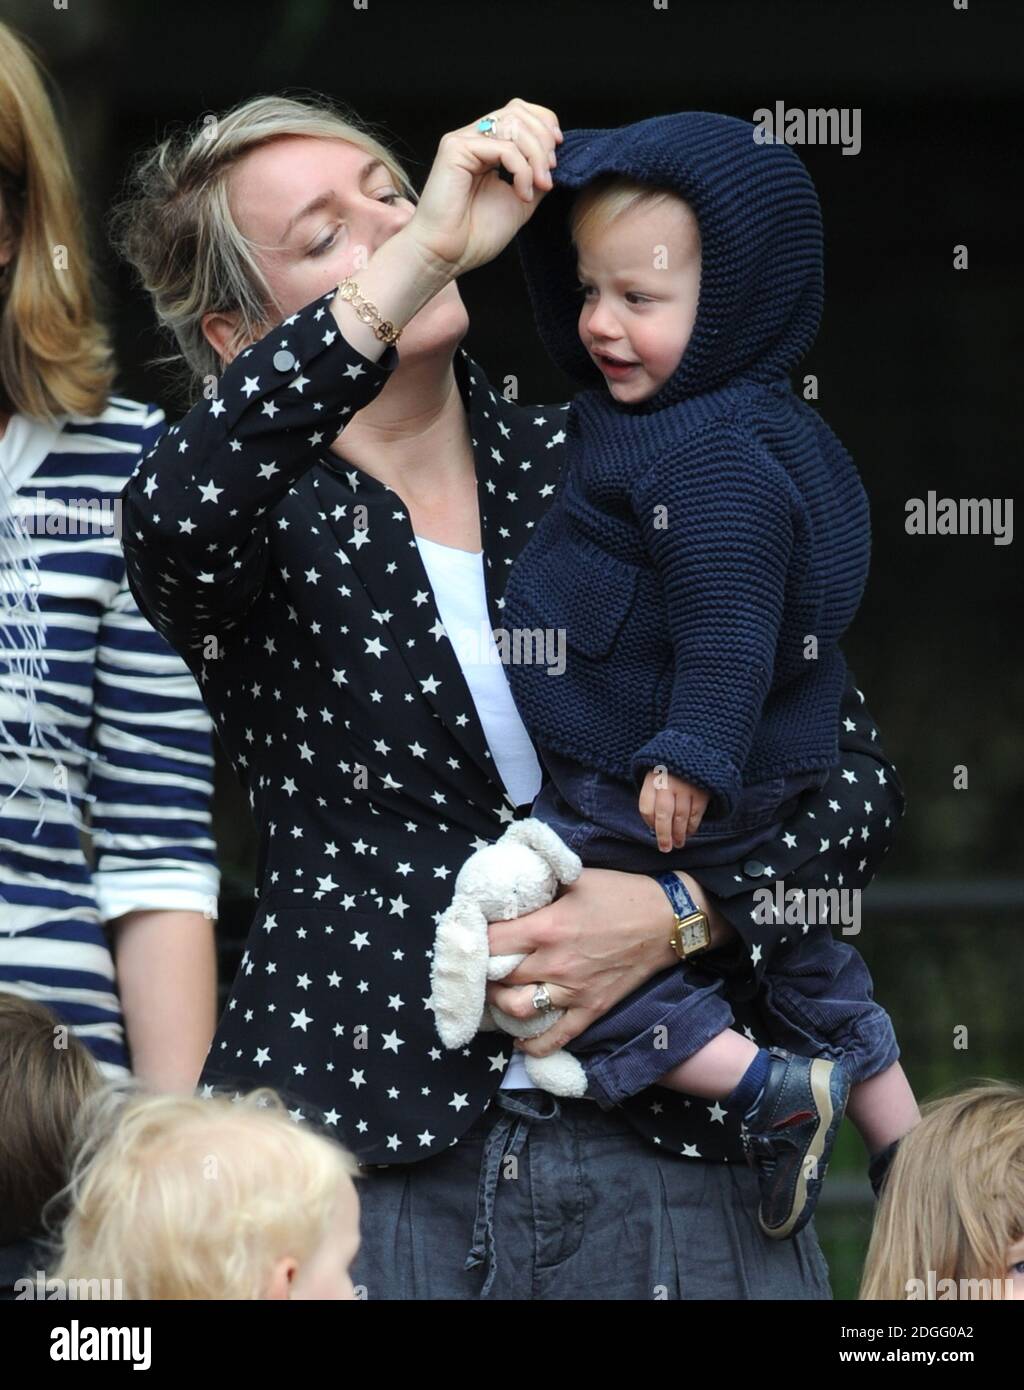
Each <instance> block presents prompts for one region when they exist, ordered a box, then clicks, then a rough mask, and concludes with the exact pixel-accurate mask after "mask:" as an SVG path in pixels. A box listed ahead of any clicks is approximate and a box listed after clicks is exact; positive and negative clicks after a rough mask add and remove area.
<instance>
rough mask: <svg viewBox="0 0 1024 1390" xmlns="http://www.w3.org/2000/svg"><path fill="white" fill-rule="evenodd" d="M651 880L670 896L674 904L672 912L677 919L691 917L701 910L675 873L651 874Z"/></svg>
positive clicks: (670, 900) (669, 898)
mask: <svg viewBox="0 0 1024 1390" xmlns="http://www.w3.org/2000/svg"><path fill="white" fill-rule="evenodd" d="M651 878H653V879H655V880H656V882H658V883H660V884H661V886H662V888H664V890H665V892H666V894H667V895H668V900H669V902H670V903H671V904H672V911H673V912H674V913H675V914H676V916H677V917H689V916H690V915H691V914H692V913H694V912H699V911H700V908H699V907H698V906H697V904H696V903H695V902H694V901H693V898H692V897H691V896H690V894H689V893H688V892H687V890H686V887H685V886H684V884H683V882H682V880H681V879H679V878H677V877H676V875H675V874H673V873H664V874H651Z"/></svg>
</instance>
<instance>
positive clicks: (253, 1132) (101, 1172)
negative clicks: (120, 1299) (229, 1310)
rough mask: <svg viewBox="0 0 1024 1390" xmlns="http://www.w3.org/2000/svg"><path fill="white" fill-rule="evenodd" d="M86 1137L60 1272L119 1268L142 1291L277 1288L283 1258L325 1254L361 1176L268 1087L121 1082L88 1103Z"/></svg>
mask: <svg viewBox="0 0 1024 1390" xmlns="http://www.w3.org/2000/svg"><path fill="white" fill-rule="evenodd" d="M79 1134H80V1135H81V1136H82V1138H81V1140H80V1147H79V1150H78V1153H77V1156H76V1158H75V1162H74V1169H73V1173H72V1177H71V1182H70V1184H69V1197H70V1199H71V1209H70V1213H69V1215H68V1218H67V1221H66V1222H65V1226H64V1232H63V1239H62V1249H61V1253H60V1257H59V1260H58V1263H57V1265H56V1267H55V1268H53V1269H52V1271H51V1274H52V1277H54V1278H56V1279H61V1280H64V1281H70V1280H76V1281H78V1287H80V1288H85V1287H87V1284H86V1281H89V1280H93V1281H97V1280H115V1279H119V1280H120V1281H121V1288H122V1290H123V1294H124V1297H126V1298H131V1299H259V1298H263V1297H265V1296H266V1294H267V1291H268V1288H269V1285H270V1281H271V1277H272V1274H273V1270H274V1265H275V1263H276V1262H277V1261H278V1260H279V1259H280V1258H281V1257H283V1256H286V1255H291V1256H294V1258H295V1259H296V1260H297V1261H298V1262H299V1264H300V1265H301V1264H302V1263H303V1262H304V1261H305V1260H306V1259H308V1258H309V1257H310V1256H311V1255H312V1254H313V1252H314V1251H315V1250H316V1248H317V1246H318V1245H319V1244H320V1242H321V1241H322V1239H323V1238H324V1235H325V1234H326V1232H327V1230H328V1228H329V1225H330V1222H331V1220H332V1217H333V1216H334V1213H335V1211H336V1208H337V1204H338V1201H339V1198H340V1197H341V1196H342V1194H343V1191H344V1188H345V1185H346V1183H347V1181H348V1180H349V1179H351V1178H354V1177H356V1176H358V1175H359V1167H358V1164H357V1163H356V1160H355V1158H354V1157H353V1155H352V1154H351V1153H350V1152H349V1151H348V1150H347V1149H345V1148H343V1147H342V1146H341V1145H340V1144H338V1143H336V1142H335V1141H334V1140H332V1139H328V1138H326V1137H324V1136H322V1135H320V1134H317V1133H315V1132H314V1131H312V1130H309V1129H307V1128H305V1127H300V1125H299V1124H297V1123H296V1122H295V1121H293V1120H292V1119H291V1118H290V1117H289V1116H288V1114H287V1112H286V1110H285V1106H284V1104H283V1103H282V1101H281V1100H280V1098H279V1097H278V1096H277V1095H276V1093H275V1092H274V1091H271V1090H269V1089H267V1088H260V1089H259V1090H256V1091H253V1092H251V1093H250V1094H248V1095H246V1096H244V1097H242V1098H239V1099H237V1100H227V1099H225V1098H223V1097H219V1096H215V1097H211V1098H208V1099H201V1098H199V1097H194V1096H180V1095H142V1094H138V1093H133V1092H132V1091H130V1090H129V1091H126V1090H125V1088H124V1087H123V1086H120V1087H119V1086H118V1084H117V1083H114V1085H109V1086H107V1087H105V1088H104V1089H103V1092H101V1093H100V1094H99V1095H98V1096H97V1097H96V1098H95V1100H94V1102H93V1103H92V1104H88V1103H87V1105H86V1106H85V1107H83V1112H82V1124H81V1127H80V1130H79Z"/></svg>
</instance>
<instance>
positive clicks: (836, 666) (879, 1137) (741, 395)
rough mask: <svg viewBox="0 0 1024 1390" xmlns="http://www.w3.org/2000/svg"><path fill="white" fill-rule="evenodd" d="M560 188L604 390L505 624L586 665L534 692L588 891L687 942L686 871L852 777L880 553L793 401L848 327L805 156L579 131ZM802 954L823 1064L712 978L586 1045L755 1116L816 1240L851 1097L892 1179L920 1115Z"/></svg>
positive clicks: (557, 350)
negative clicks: (631, 906) (645, 910)
mask: <svg viewBox="0 0 1024 1390" xmlns="http://www.w3.org/2000/svg"><path fill="white" fill-rule="evenodd" d="M553 175H554V179H555V188H554V189H553V190H552V191H551V192H550V193H549V194H548V195H547V196H546V198H545V200H544V202H543V203H542V205H541V206H540V207H539V208H538V210H537V213H536V214H535V215H534V217H533V218H532V219H531V221H530V222H529V223H528V224H527V225H526V227H525V228H524V229H523V231H522V232H521V233H520V235H519V242H520V250H521V254H522V259H523V263H524V267H525V270H526V275H527V280H528V284H529V289H530V295H531V299H532V302H533V307H534V312H535V314H536V317H537V320H538V325H539V328H540V332H541V336H542V338H543V340H544V342H545V345H546V346H547V348H548V350H549V352H550V353H551V354H552V356H553V357H554V358H555V360H556V362H557V363H558V364H559V365H560V366H561V367H562V368H563V370H565V371H567V372H568V373H569V374H570V375H571V376H573V377H574V378H575V379H576V380H578V381H580V382H581V383H583V384H584V385H587V386H589V387H591V388H592V389H587V390H584V391H582V392H581V393H579V394H578V395H577V396H576V398H575V400H574V402H573V405H572V407H571V409H570V411H569V413H568V416H567V423H566V427H565V429H566V449H567V456H566V463H565V467H564V471H563V475H562V481H561V484H560V487H559V491H558V494H557V495H556V497H555V499H554V500H553V503H552V506H551V509H550V510H549V512H548V513H547V514H546V515H545V517H544V519H543V520H542V522H541V523H540V525H539V526H538V528H537V531H536V533H535V535H534V536H533V537H532V539H531V541H530V543H529V545H528V546H527V547H526V549H525V551H524V552H523V554H522V556H521V557H520V559H519V561H518V563H517V565H516V566H515V568H514V569H513V571H512V573H511V575H510V578H509V582H508V585H507V588H506V592H505V610H504V616H505V621H506V623H507V626H508V628H509V629H510V630H511V631H513V632H514V631H516V630H536V629H538V628H541V629H546V630H548V631H550V630H551V629H556V630H557V629H563V630H564V634H565V641H566V646H567V648H568V651H567V653H566V662H565V669H564V672H563V673H561V674H560V675H559V678H558V679H553V678H552V674H550V673H549V672H548V671H547V670H546V669H545V668H544V666H542V665H540V664H529V663H521V664H516V663H514V662H513V663H510V664H509V666H508V667H507V674H508V678H509V682H510V685H511V687H512V692H513V695H514V698H515V701H516V704H517V706H518V708H519V710H520V713H521V715H522V717H523V720H524V722H525V723H526V726H527V728H528V729H529V731H530V734H531V736H532V737H533V739H534V742H535V743H536V745H537V747H538V750H539V753H540V756H541V758H542V760H543V761H544V763H545V764H546V766H547V769H548V771H549V773H550V781H549V782H548V783H547V784H546V785H545V787H544V788H543V790H542V792H541V794H540V796H539V797H538V799H537V801H536V803H535V804H534V807H533V810H532V814H533V815H534V816H537V817H539V818H540V819H542V820H545V821H546V822H547V823H548V824H549V825H551V826H552V827H553V828H554V829H555V830H557V831H558V832H559V834H560V835H562V837H563V838H564V839H565V840H566V842H567V843H568V844H569V846H570V847H571V848H572V849H574V850H575V851H576V852H577V853H578V854H579V855H580V857H581V858H582V860H583V862H584V864H586V865H593V866H603V867H608V868H616V869H623V870H627V871H636V872H647V873H652V874H657V875H658V876H659V881H660V882H661V883H662V886H663V887H665V889H666V892H667V893H669V895H670V897H671V898H672V900H673V906H674V907H675V908H676V910H677V912H678V913H679V914H680V915H681V916H683V917H685V916H686V915H687V914H688V912H691V911H695V907H694V904H693V903H692V901H691V900H689V898H688V895H687V894H686V893H685V891H684V890H683V889H682V885H681V882H680V880H679V879H678V878H677V876H676V875H675V874H674V873H673V874H666V873H664V872H663V871H664V870H665V868H666V867H667V864H666V860H665V854H666V853H668V852H669V851H672V850H674V851H675V852H674V853H670V854H669V860H668V862H669V863H670V864H671V867H672V869H673V870H675V869H684V870H691V871H692V872H693V873H694V874H695V875H696V876H697V878H698V879H699V877H700V874H699V870H700V868H701V866H702V865H703V866H705V867H707V866H710V865H722V864H729V863H734V862H742V860H743V857H744V856H745V855H747V854H749V853H751V852H752V851H753V850H755V849H756V848H757V847H758V846H759V845H763V844H765V843H766V842H767V841H768V840H769V839H771V838H772V837H773V836H774V835H775V834H776V833H777V832H778V830H779V826H780V822H781V821H782V820H783V819H784V818H785V817H786V815H787V814H788V813H789V811H790V810H791V808H792V804H793V802H794V800H795V798H797V797H798V796H799V795H800V793H801V792H802V791H803V790H805V789H807V788H809V787H820V786H821V785H822V784H823V782H824V781H825V779H826V776H827V770H828V769H829V767H830V766H832V765H833V764H834V763H835V762H836V761H837V759H838V748H837V742H836V732H835V731H836V728H837V726H838V710H839V702H840V697H841V693H842V690H843V686H844V682H845V677H846V666H845V661H844V658H843V655H842V653H841V651H840V649H839V641H840V638H841V637H842V635H843V633H844V631H845V630H846V628H847V626H848V625H849V623H850V621H851V620H852V618H853V616H854V614H855V613H856V611H857V607H858V604H859V602H860V598H861V593H862V590H863V587H864V582H865V578H866V575H867V570H868V558H869V548H870V536H869V522H868V505H867V500H866V497H865V494H864V490H863V488H862V486H861V483H860V480H859V478H858V476H857V473H856V470H855V468H854V466H853V463H852V461H851V459H850V457H849V455H848V454H847V453H846V451H845V450H844V449H843V447H842V445H841V444H840V443H839V441H838V440H837V439H836V437H835V435H834V434H833V433H832V432H831V430H830V429H829V428H828V427H827V426H826V425H825V424H824V422H823V421H822V420H821V419H820V417H819V416H818V415H817V414H816V413H815V411H814V410H812V409H811V407H810V406H808V405H806V404H804V402H803V401H801V400H800V399H798V397H797V396H796V395H795V394H794V393H793V391H792V389H791V387H790V384H789V381H788V376H787V374H788V372H790V371H791V370H792V369H793V368H794V367H795V366H796V364H797V363H798V362H799V361H800V359H801V358H802V357H803V355H804V353H805V352H806V351H807V349H808V347H809V346H810V344H811V342H812V341H813V338H814V336H815V333H816V331H817V326H818V321H819V317H820V313H821V307H822V234H821V221H820V213H819V209H818V203H817V198H816V195H815V192H814V188H813V185H812V183H811V180H810V178H809V176H808V174H807V172H806V170H805V169H804V167H803V165H802V163H801V162H800V160H799V159H798V157H797V156H796V154H795V153H794V152H793V151H792V150H791V149H789V148H788V147H786V146H784V145H762V144H758V143H756V141H755V139H754V128H753V127H752V126H751V125H748V124H747V123H746V122H743V121H739V120H734V119H732V118H730V117H725V116H718V115H712V114H708V113H703V112H686V113H682V114H679V115H673V116H666V117H656V118H652V119H650V120H646V121H641V122H639V123H638V124H636V125H633V126H627V127H625V128H622V129H617V130H610V131H599V130H582V131H571V132H568V133H567V135H566V138H565V141H564V143H563V144H562V146H561V147H560V149H559V152H558V166H557V168H556V169H555V170H554V171H553ZM580 189H582V190H583V192H582V193H579V194H578V196H577V197H576V200H575V202H572V203H571V205H570V197H571V195H572V194H573V193H574V192H577V191H578V190H580ZM577 276H578V284H577ZM684 846H685V848H684ZM803 933H804V934H803V935H802V936H801V937H799V939H798V941H797V943H796V945H795V946H794V947H793V949H792V950H787V951H784V952H783V953H781V954H780V955H779V956H778V957H777V959H776V960H775V961H774V962H773V963H772V964H771V965H770V966H769V969H768V972H767V973H766V975H765V977H764V992H763V998H762V1004H763V1008H764V1010H765V1012H766V1014H767V1017H768V1020H769V1023H770V1024H771V1025H772V1029H773V1032H774V1033H775V1034H776V1040H777V1041H778V1042H782V1043H787V1044H788V1045H789V1046H790V1047H792V1048H793V1049H794V1050H798V1051H801V1052H806V1051H808V1050H811V1051H814V1052H817V1053H820V1054H821V1055H819V1056H814V1057H806V1056H795V1055H793V1052H792V1051H788V1050H785V1049H784V1048H779V1047H774V1048H772V1049H771V1050H768V1049H764V1048H759V1047H757V1046H756V1044H754V1043H753V1042H750V1041H749V1040H748V1039H747V1038H745V1037H743V1036H741V1035H740V1034H739V1033H738V1032H737V1031H735V1030H732V1029H730V1028H729V1027H728V1022H729V1021H731V1013H730V1011H729V1010H728V1008H727V1006H726V1005H725V1003H724V1001H723V1000H722V999H721V998H720V997H719V993H718V989H717V988H716V987H715V984H714V982H713V981H712V980H711V979H710V978H709V976H708V974H707V973H706V972H701V971H700V970H699V969H696V968H694V965H696V966H699V965H700V964H701V961H700V956H699V954H697V953H696V952H694V955H695V957H696V959H695V963H694V965H691V964H690V962H689V959H687V960H686V961H685V963H683V964H682V965H681V966H680V967H679V968H676V969H673V970H669V971H667V972H664V973H663V974H662V975H661V976H659V977H657V978H656V981H655V982H654V983H653V984H649V985H648V986H647V987H646V988H645V989H643V990H640V991H637V992H636V993H634V994H633V995H631V996H629V997H628V998H627V999H625V1000H623V1001H622V1003H621V1004H620V1005H618V1006H617V1007H616V1008H614V1009H612V1010H610V1011H609V1013H607V1014H606V1015H605V1016H604V1017H603V1018H601V1019H600V1020H598V1022H597V1023H595V1024H594V1025H593V1027H592V1028H590V1029H588V1030H587V1031H586V1032H585V1033H584V1034H582V1035H581V1036H580V1037H579V1038H577V1039H576V1040H575V1041H574V1042H573V1043H570V1045H569V1046H570V1050H571V1051H573V1052H574V1053H576V1054H577V1055H578V1056H579V1057H580V1060H581V1062H582V1063H583V1065H584V1068H585V1070H586V1071H587V1076H588V1094H590V1095H592V1096H594V1098H595V1099H597V1100H599V1101H600V1102H601V1103H602V1104H604V1105H606V1106H607V1105H613V1104H616V1103H618V1102H619V1101H621V1100H622V1099H624V1098H625V1097H626V1096H628V1095H632V1094H635V1093H636V1092H637V1091H639V1090H642V1089H644V1087H646V1086H649V1085H652V1084H655V1083H657V1084H661V1085H666V1086H669V1087H671V1088H673V1089H677V1090H682V1091H685V1092H687V1093H689V1094H692V1095H700V1096H704V1097H706V1098H708V1099H713V1100H714V1101H716V1102H721V1105H722V1106H723V1107H724V1110H723V1111H722V1113H723V1114H724V1113H726V1112H727V1111H729V1110H733V1111H734V1112H735V1111H736V1110H738V1111H739V1113H740V1115H742V1116H743V1125H742V1129H741V1134H742V1137H743V1142H744V1147H745V1151H746V1153H747V1156H748V1160H749V1161H750V1163H751V1165H752V1166H753V1167H754V1169H755V1171H756V1172H757V1174H758V1178H759V1185H760V1189H761V1205H760V1210H759V1221H760V1224H761V1227H762V1229H763V1230H764V1231H765V1232H766V1234H768V1235H770V1236H773V1237H780V1238H781V1237H786V1236H790V1235H792V1234H794V1233H795V1232H796V1231H798V1230H800V1229H801V1227H802V1226H803V1225H805V1224H806V1222H807V1221H808V1220H809V1219H810V1217H811V1214H812V1212H813V1209H814V1205H815V1202H816V1200H817V1196H818V1193H819V1191H820V1186H821V1181H822V1179H823V1177H824V1174H825V1170H826V1167H827V1164H828V1159H829V1155H830V1153H831V1149H832V1145H833V1141H834V1136H835V1133H836V1131H837V1129H838V1126H839V1122H840V1120H841V1117H842V1114H843V1111H844V1106H845V1105H846V1103H847V1096H848V1092H849V1087H850V1085H851V1083H857V1084H854V1086H853V1091H852V1094H850V1095H849V1112H850V1114H851V1118H852V1119H853V1120H854V1122H855V1124H857V1126H858V1128H859V1129H860V1131H861V1133H862V1135H863V1137H864V1140H865V1143H866V1145H867V1148H868V1152H869V1154H872V1155H874V1156H875V1157H876V1160H877V1162H876V1170H877V1167H878V1163H880V1162H881V1161H882V1159H881V1156H882V1155H883V1154H884V1152H885V1151H886V1150H889V1151H890V1152H891V1145H892V1144H893V1143H894V1141H896V1140H898V1139H899V1137H900V1135H902V1134H903V1133H905V1132H906V1130H907V1129H909V1128H910V1127H911V1126H912V1125H913V1124H914V1123H915V1122H916V1120H917V1118H918V1111H917V1107H916V1104H915V1102H914V1098H913V1094H912V1092H911V1090H910V1087H909V1085H908V1083H907V1081H906V1078H905V1076H904V1074H903V1071H902V1068H900V1066H899V1065H898V1062H897V1058H898V1056H899V1048H898V1046H897V1043H896V1039H895V1036H894V1033H893V1029H892V1025H891V1023H890V1021H889V1019H888V1017H887V1015H886V1014H885V1013H884V1012H883V1011H882V1010H881V1009H880V1008H879V1007H878V1006H877V1005H876V1004H875V1003H874V1002H873V1000H872V990H871V981H870V978H869V976H868V973H867V970H866V968H865V966H864V964H863V962H862V961H861V959H860V957H859V956H858V955H857V954H856V953H855V952H854V951H853V950H852V949H851V948H850V947H849V946H847V945H846V944H844V943H840V942H837V941H835V940H833V938H832V935H831V931H830V929H829V927H828V926H827V925H826V926H824V927H822V926H820V925H817V926H816V927H811V926H810V925H809V924H808V925H805V926H804V927H803ZM658 1030H660V1031H661V1042H664V1039H665V1037H666V1036H667V1038H668V1047H667V1048H664V1047H661V1046H658V1045H656V1044H655V1043H654V1042H653V1041H652V1039H653V1035H654V1033H655V1032H656V1031H658ZM667 1063H671V1065H669V1066H667V1065H666V1064H667Z"/></svg>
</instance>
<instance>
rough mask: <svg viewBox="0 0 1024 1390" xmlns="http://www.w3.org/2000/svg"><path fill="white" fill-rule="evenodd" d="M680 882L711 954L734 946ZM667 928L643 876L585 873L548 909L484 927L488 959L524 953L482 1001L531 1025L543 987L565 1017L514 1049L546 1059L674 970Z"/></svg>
mask: <svg viewBox="0 0 1024 1390" xmlns="http://www.w3.org/2000/svg"><path fill="white" fill-rule="evenodd" d="M682 879H683V882H684V883H685V884H686V886H687V888H688V889H689V890H690V893H691V894H692V896H693V899H694V901H695V902H696V904H697V906H698V907H699V908H701V910H702V911H704V912H706V913H707V914H708V921H709V924H710V927H711V945H712V947H713V948H717V947H719V946H725V945H728V944H729V943H730V942H732V941H734V940H735V939H736V934H735V931H734V929H733V928H732V927H731V926H730V925H729V924H728V923H727V922H726V921H725V920H724V919H723V918H721V917H720V916H718V914H717V913H714V912H713V911H712V910H711V908H710V904H709V903H708V901H707V898H706V897H705V895H704V893H703V891H702V890H701V888H700V885H699V884H698V883H696V882H695V880H694V879H692V878H691V877H690V876H689V875H688V874H683V875H682ZM672 922H673V913H672V906H671V904H670V903H669V900H668V897H667V896H666V894H665V892H664V890H663V889H662V887H661V885H660V884H659V883H657V882H656V881H655V880H654V879H653V878H651V877H650V876H649V875H647V874H631V873H620V872H618V871H617V870H614V869H584V870H583V872H582V873H581V874H580V876H579V878H578V879H577V880H576V882H575V883H572V884H570V885H569V886H568V887H567V888H566V889H565V890H564V892H563V893H562V895H561V896H560V897H558V898H556V899H555V901H554V902H552V903H549V904H548V906H547V907H541V908H538V909H537V911H536V912H529V913H527V914H526V915H525V916H523V917H517V918H515V920H514V921H510V922H492V923H491V924H490V926H489V927H488V939H489V941H490V951H491V954H492V955H506V954H507V955H514V954H521V953H522V952H524V951H525V952H527V953H528V954H527V957H526V960H524V961H523V962H522V964H521V965H519V966H517V968H516V969H515V970H513V971H512V973H511V974H509V975H506V976H505V978H504V979H503V980H500V981H495V982H492V983H491V984H489V985H488V986H487V1001H488V1003H490V1004H496V1005H497V1006H498V1008H499V1009H502V1010H503V1011H504V1012H505V1013H507V1014H511V1015H512V1017H513V1018H532V1017H533V1015H534V1012H535V1011H534V1007H533V991H534V989H535V988H536V986H537V985H538V984H546V985H547V987H548V993H549V994H550V996H551V1003H552V1005H553V1006H554V1007H555V1008H558V1009H565V1010H566V1013H565V1014H564V1015H563V1017H562V1018H560V1019H559V1020H558V1022H557V1023H556V1024H554V1026H553V1027H551V1028H549V1029H548V1030H547V1032H545V1033H542V1034H541V1035H540V1036H539V1037H537V1038H531V1039H529V1040H520V1041H519V1042H517V1044H516V1045H517V1046H518V1047H520V1048H521V1050H522V1051H524V1052H528V1053H530V1055H531V1056H533V1057H546V1056H547V1055H548V1054H549V1053H551V1052H554V1051H555V1050H556V1049H557V1048H559V1047H564V1046H565V1044H566V1043H567V1042H569V1041H570V1040H571V1039H572V1038H575V1037H578V1036H579V1034H580V1033H582V1032H584V1031H585V1030H586V1029H587V1028H589V1027H590V1025H591V1024H592V1023H593V1022H594V1020H595V1019H598V1018H600V1017H601V1015H602V1014H605V1013H607V1012H608V1010H609V1009H610V1008H611V1007H612V1006H613V1005H614V1004H617V1003H618V1002H619V1000H620V999H624V998H625V996H626V995H627V994H629V993H630V992H631V991H632V990H634V989H636V988H638V986H640V985H642V984H644V983H645V981H647V980H648V979H650V977H651V976H652V975H655V974H657V973H658V971H660V970H665V969H667V968H668V967H670V966H673V965H678V963H679V958H678V956H677V955H676V953H675V951H674V950H673V949H672V946H671V944H670V941H669V936H670V932H671V930H672Z"/></svg>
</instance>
